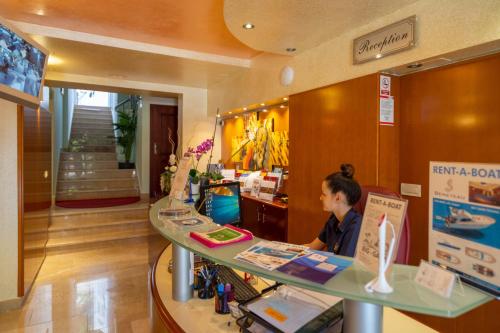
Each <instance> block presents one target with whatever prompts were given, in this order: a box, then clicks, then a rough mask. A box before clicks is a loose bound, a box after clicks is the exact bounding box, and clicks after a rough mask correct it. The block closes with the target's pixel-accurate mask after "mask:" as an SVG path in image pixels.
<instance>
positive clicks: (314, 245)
mask: <svg viewBox="0 0 500 333" xmlns="http://www.w3.org/2000/svg"><path fill="white" fill-rule="evenodd" d="M325 245H326V244H325V243H323V242H322V241H320V240H319V238H318V237H316V239H314V240H313V241H312V242H311V243H309V244H304V246H307V247H308V248H310V249H311V250H319V251H321V250H323V249H324V247H325Z"/></svg>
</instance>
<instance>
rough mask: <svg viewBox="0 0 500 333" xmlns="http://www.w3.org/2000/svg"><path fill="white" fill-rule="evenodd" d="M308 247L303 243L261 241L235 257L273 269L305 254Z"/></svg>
mask: <svg viewBox="0 0 500 333" xmlns="http://www.w3.org/2000/svg"><path fill="white" fill-rule="evenodd" d="M307 249H308V248H307V247H306V246H302V245H295V244H287V243H280V242H270V241H260V242H258V243H257V244H255V245H253V246H251V247H250V248H249V249H248V250H245V251H243V252H241V253H238V254H237V255H236V257H234V259H237V260H240V261H244V262H246V263H249V264H252V265H255V266H258V267H261V268H264V269H267V270H270V271H272V270H274V269H276V268H278V267H279V266H281V265H284V264H286V263H287V262H289V261H290V260H292V259H294V258H297V257H298V256H301V255H303V254H304V253H305V251H306V250H307Z"/></svg>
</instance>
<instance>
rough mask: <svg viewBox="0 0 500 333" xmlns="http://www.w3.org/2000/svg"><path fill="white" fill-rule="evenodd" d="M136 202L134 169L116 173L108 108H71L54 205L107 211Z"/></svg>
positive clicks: (117, 170) (114, 147)
mask: <svg viewBox="0 0 500 333" xmlns="http://www.w3.org/2000/svg"><path fill="white" fill-rule="evenodd" d="M139 199H140V193H139V186H138V183H137V174H136V171H135V169H118V161H117V158H116V145H115V139H114V131H113V121H112V117H111V110H110V108H106V107H85V106H75V110H74V113H73V123H72V126H71V135H70V144H69V146H68V149H67V151H62V152H61V154H60V159H59V172H58V179H57V193H56V205H57V206H60V207H67V208H89V207H107V206H115V205H121V204H129V203H132V202H136V201H138V200H139Z"/></svg>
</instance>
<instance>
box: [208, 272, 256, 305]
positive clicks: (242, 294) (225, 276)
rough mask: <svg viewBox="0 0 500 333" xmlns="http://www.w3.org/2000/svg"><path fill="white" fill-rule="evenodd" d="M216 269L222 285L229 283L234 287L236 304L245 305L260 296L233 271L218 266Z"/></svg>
mask: <svg viewBox="0 0 500 333" xmlns="http://www.w3.org/2000/svg"><path fill="white" fill-rule="evenodd" d="M217 267H218V271H217V277H218V279H219V281H220V282H222V283H230V284H232V285H233V286H234V299H235V300H236V302H238V303H245V302H246V301H248V300H250V299H252V298H254V297H256V296H259V295H260V293H259V292H258V291H257V290H256V289H255V288H254V287H252V286H251V285H249V284H248V283H246V282H245V280H243V278H242V277H241V276H239V275H238V273H236V272H235V271H234V270H233V269H231V268H229V267H226V266H220V265H219V266H217Z"/></svg>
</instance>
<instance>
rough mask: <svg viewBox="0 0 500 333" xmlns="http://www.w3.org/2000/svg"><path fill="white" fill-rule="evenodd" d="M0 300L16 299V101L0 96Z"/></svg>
mask: <svg viewBox="0 0 500 333" xmlns="http://www.w3.org/2000/svg"><path fill="white" fill-rule="evenodd" d="M0 114H1V115H2V121H0V184H2V186H0V302H1V301H4V300H9V299H15V298H17V233H18V232H17V206H18V203H17V144H16V143H17V104H14V103H11V102H8V101H6V100H3V99H0Z"/></svg>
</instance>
